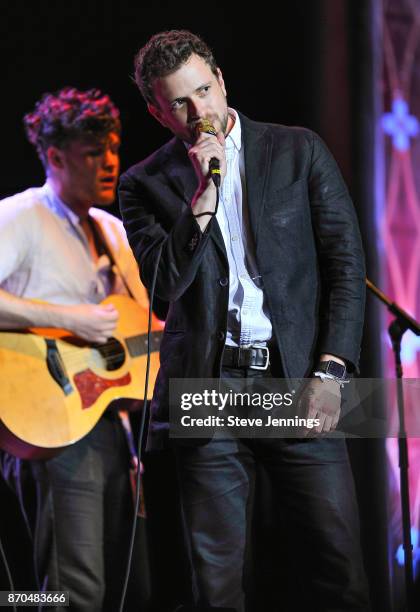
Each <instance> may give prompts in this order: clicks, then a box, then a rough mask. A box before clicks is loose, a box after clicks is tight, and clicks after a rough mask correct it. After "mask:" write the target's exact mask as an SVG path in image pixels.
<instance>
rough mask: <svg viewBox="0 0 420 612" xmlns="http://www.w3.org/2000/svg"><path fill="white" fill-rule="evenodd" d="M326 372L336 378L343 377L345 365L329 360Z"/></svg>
mask: <svg viewBox="0 0 420 612" xmlns="http://www.w3.org/2000/svg"><path fill="white" fill-rule="evenodd" d="M327 372H328V373H329V374H332V375H333V376H337V377H338V378H343V377H344V376H345V374H346V367H345V366H343V365H341V363H337V362H336V361H329V362H328V366H327Z"/></svg>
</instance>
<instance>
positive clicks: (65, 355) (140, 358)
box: [0, 295, 161, 459]
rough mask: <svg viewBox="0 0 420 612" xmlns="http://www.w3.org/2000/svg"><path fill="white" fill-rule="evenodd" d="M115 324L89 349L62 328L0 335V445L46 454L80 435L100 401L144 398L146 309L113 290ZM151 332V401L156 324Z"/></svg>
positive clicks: (29, 454)
mask: <svg viewBox="0 0 420 612" xmlns="http://www.w3.org/2000/svg"><path fill="white" fill-rule="evenodd" d="M106 303H112V304H113V305H114V306H115V307H116V309H117V310H118V311H119V314H120V317H119V320H118V325H117V329H116V331H115V334H114V336H113V338H112V339H110V340H109V341H108V342H107V343H106V344H104V345H100V346H99V345H98V346H91V345H89V344H88V343H86V342H84V341H82V340H80V339H78V338H75V337H74V336H71V335H70V334H69V332H67V331H65V330H57V329H31V330H29V331H28V332H26V331H25V332H10V333H9V332H4V333H3V332H2V333H1V334H0V372H1V385H0V447H1V448H3V449H4V450H6V451H8V452H10V453H12V454H14V455H16V456H18V457H21V458H26V459H28V458H32V459H34V458H47V457H50V456H53V455H54V454H55V453H56V452H57V450H59V449H61V448H62V447H65V446H68V445H69V444H73V443H74V442H76V441H77V440H80V439H81V438H82V437H83V436H85V435H86V434H87V433H89V431H91V429H92V428H93V427H94V426H95V424H96V423H97V421H98V420H99V418H100V417H101V415H102V414H103V412H104V411H105V410H106V408H107V406H108V405H109V404H110V402H112V401H113V400H116V399H120V398H131V399H137V400H142V399H144V384H145V376H146V361H147V320H148V312H147V311H145V310H143V309H142V308H140V307H139V305H138V304H137V303H136V302H135V301H134V300H132V299H131V298H129V297H127V296H122V295H113V296H109V297H108V298H107V299H106V300H104V302H103V304H106ZM152 329H154V330H155V331H154V333H153V343H152V353H151V362H150V374H149V392H148V398H149V399H150V397H151V395H152V392H153V387H154V382H155V379H156V375H157V371H158V369H159V354H158V345H159V341H160V335H161V331H157V330H161V323H160V322H159V321H158V320H157V319H154V320H153V326H152Z"/></svg>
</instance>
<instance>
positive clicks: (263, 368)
mask: <svg viewBox="0 0 420 612" xmlns="http://www.w3.org/2000/svg"><path fill="white" fill-rule="evenodd" d="M251 348H254V349H260V350H261V351H265V357H266V360H265V364H264V365H263V366H257V365H253V366H249V367H250V369H251V370H267V369H268V366H269V365H270V351H269V349H268V346H253V347H251Z"/></svg>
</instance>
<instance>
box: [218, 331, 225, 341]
mask: <svg viewBox="0 0 420 612" xmlns="http://www.w3.org/2000/svg"><path fill="white" fill-rule="evenodd" d="M217 337H218V338H219V340H224V339H225V332H223V331H219V333H218V334H217Z"/></svg>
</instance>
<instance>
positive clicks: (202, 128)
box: [195, 119, 220, 189]
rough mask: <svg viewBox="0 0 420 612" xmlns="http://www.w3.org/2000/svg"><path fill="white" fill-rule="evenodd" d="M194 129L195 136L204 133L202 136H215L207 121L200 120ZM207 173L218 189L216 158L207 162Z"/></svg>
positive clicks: (218, 170)
mask: <svg viewBox="0 0 420 612" xmlns="http://www.w3.org/2000/svg"><path fill="white" fill-rule="evenodd" d="M195 129H196V132H197V134H199V133H204V134H211V135H212V136H216V135H217V132H216V130H215V129H214V127H213V126H212V124H211V123H210V121H209V120H208V119H200V121H199V122H198V123H197V125H196V126H195ZM209 171H210V176H211V178H212V180H213V183H214V184H215V186H216V187H217V189H218V188H219V187H220V162H219V160H218V159H217V157H212V158H211V160H210V162H209Z"/></svg>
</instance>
